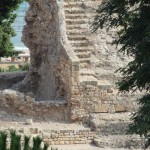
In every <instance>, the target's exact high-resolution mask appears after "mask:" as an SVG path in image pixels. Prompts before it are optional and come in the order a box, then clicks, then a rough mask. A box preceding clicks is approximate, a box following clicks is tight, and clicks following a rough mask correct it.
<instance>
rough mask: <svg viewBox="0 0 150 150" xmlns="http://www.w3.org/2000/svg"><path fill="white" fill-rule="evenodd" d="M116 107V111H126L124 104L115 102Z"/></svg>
mask: <svg viewBox="0 0 150 150" xmlns="http://www.w3.org/2000/svg"><path fill="white" fill-rule="evenodd" d="M114 107H115V111H116V112H124V111H125V107H124V106H123V105H120V104H115V105H114Z"/></svg>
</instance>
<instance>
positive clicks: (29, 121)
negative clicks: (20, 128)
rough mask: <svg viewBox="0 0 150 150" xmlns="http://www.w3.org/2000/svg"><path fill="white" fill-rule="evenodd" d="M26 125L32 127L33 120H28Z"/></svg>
mask: <svg viewBox="0 0 150 150" xmlns="http://www.w3.org/2000/svg"><path fill="white" fill-rule="evenodd" d="M25 124H26V125H32V124H33V119H27V120H26V122H25Z"/></svg>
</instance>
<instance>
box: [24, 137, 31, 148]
mask: <svg viewBox="0 0 150 150" xmlns="http://www.w3.org/2000/svg"><path fill="white" fill-rule="evenodd" d="M29 141H30V137H28V136H24V148H23V150H30V146H29Z"/></svg>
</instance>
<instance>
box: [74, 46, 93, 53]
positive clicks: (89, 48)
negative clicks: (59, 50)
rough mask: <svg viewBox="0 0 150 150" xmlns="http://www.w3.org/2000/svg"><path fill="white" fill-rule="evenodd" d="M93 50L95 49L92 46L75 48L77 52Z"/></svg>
mask: <svg viewBox="0 0 150 150" xmlns="http://www.w3.org/2000/svg"><path fill="white" fill-rule="evenodd" d="M92 50H93V48H92V47H90V46H83V47H77V48H74V51H75V52H90V51H92Z"/></svg>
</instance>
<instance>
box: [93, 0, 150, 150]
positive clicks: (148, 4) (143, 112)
mask: <svg viewBox="0 0 150 150" xmlns="http://www.w3.org/2000/svg"><path fill="white" fill-rule="evenodd" d="M99 28H106V29H108V30H109V29H110V28H115V29H117V38H116V39H115V40H114V41H113V43H112V44H116V45H120V46H121V48H120V49H119V52H122V53H124V54H127V55H128V56H132V57H133V60H132V61H131V62H129V63H128V64H127V66H125V67H124V68H119V69H118V72H120V73H121V74H122V78H121V80H120V81H118V83H117V85H118V89H119V91H120V92H129V91H132V92H135V91H136V90H139V91H146V95H145V96H143V97H142V98H140V99H139V100H138V103H139V104H140V108H139V110H138V111H137V112H136V113H135V114H134V115H133V117H132V118H131V119H132V120H133V123H131V124H130V126H129V130H128V134H139V135H140V136H143V137H144V138H145V140H146V142H145V147H144V149H146V148H148V146H149V145H150V0H103V2H102V3H101V4H100V5H99V6H98V8H97V10H96V16H95V19H94V22H93V31H96V30H98V29H99Z"/></svg>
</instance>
